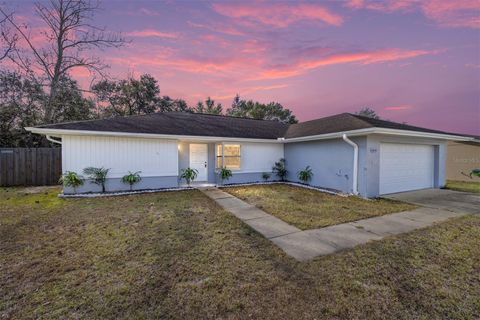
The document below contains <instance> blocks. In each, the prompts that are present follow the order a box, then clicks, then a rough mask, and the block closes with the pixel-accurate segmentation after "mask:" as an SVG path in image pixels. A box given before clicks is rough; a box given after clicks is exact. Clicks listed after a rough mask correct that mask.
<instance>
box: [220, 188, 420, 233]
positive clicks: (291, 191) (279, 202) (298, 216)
mask: <svg viewBox="0 0 480 320" xmlns="http://www.w3.org/2000/svg"><path fill="white" fill-rule="evenodd" d="M222 190H223V191H226V192H228V193H230V194H232V195H234V196H236V197H238V198H240V199H242V200H244V201H246V202H248V203H250V204H253V205H255V206H257V207H258V208H260V209H262V210H264V211H265V212H267V213H270V214H271V215H274V216H276V217H277V218H280V219H282V220H283V221H285V222H287V223H289V224H292V225H294V226H296V227H297V228H300V229H302V230H308V229H315V228H321V227H326V226H330V225H334V224H340V223H345V222H350V221H355V220H360V219H365V218H370V217H376V216H382V215H385V214H388V213H394V212H400V211H407V210H412V209H415V208H416V206H414V205H411V204H408V203H404V202H399V201H393V200H388V199H375V200H366V199H362V198H360V197H341V196H337V195H331V194H328V193H324V192H319V191H317V190H311V189H306V188H301V187H296V186H292V185H288V184H269V185H251V186H239V187H230V188H223V189H222Z"/></svg>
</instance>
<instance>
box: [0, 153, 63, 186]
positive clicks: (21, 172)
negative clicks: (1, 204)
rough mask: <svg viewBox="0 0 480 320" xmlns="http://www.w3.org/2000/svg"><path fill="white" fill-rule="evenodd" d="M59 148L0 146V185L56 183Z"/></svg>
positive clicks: (60, 157)
mask: <svg viewBox="0 0 480 320" xmlns="http://www.w3.org/2000/svg"><path fill="white" fill-rule="evenodd" d="M61 174H62V150H61V148H0V186H2V187H9V186H45V185H55V184H58V179H59V178H60V175H61Z"/></svg>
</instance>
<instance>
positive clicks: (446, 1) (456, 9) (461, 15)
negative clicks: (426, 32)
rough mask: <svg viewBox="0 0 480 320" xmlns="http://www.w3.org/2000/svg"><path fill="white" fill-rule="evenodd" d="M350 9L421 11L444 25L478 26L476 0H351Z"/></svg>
mask: <svg viewBox="0 0 480 320" xmlns="http://www.w3.org/2000/svg"><path fill="white" fill-rule="evenodd" d="M345 6H346V7H349V8H351V9H369V10H376V11H381V12H387V13H391V12H395V11H403V12H408V11H415V10H419V11H421V12H422V13H423V14H424V15H425V16H426V17H427V18H429V19H431V20H433V21H435V22H436V23H438V24H439V25H441V26H446V27H469V28H480V1H478V0H424V1H418V0H386V1H381V2H378V1H372V0H351V1H349V2H348V3H347V4H346V5H345Z"/></svg>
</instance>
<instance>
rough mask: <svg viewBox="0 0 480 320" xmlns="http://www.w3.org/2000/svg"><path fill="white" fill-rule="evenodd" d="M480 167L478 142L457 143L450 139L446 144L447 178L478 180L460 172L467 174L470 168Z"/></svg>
mask: <svg viewBox="0 0 480 320" xmlns="http://www.w3.org/2000/svg"><path fill="white" fill-rule="evenodd" d="M479 168H480V143H473V142H470V143H459V142H453V141H450V142H448V144H447V179H448V180H460V181H480V178H477V177H473V179H470V178H469V177H466V176H465V175H463V174H462V172H463V173H465V174H467V175H468V174H469V173H470V172H471V171H472V169H479Z"/></svg>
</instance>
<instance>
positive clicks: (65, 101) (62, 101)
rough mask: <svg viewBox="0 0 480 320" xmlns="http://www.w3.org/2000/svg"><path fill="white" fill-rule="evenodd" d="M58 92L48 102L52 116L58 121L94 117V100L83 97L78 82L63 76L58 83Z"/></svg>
mask: <svg viewBox="0 0 480 320" xmlns="http://www.w3.org/2000/svg"><path fill="white" fill-rule="evenodd" d="M57 90H58V94H57V95H56V96H55V98H54V99H53V100H52V101H51V102H50V103H51V104H52V106H51V107H52V116H53V118H54V119H55V120H56V121H58V122H65V121H75V120H88V119H92V118H94V110H95V102H94V101H93V100H92V99H87V98H84V97H83V95H82V91H81V90H80V88H79V86H78V83H77V82H76V81H75V80H73V79H70V78H67V77H64V78H62V79H60V81H59V83H58V89H57Z"/></svg>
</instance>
